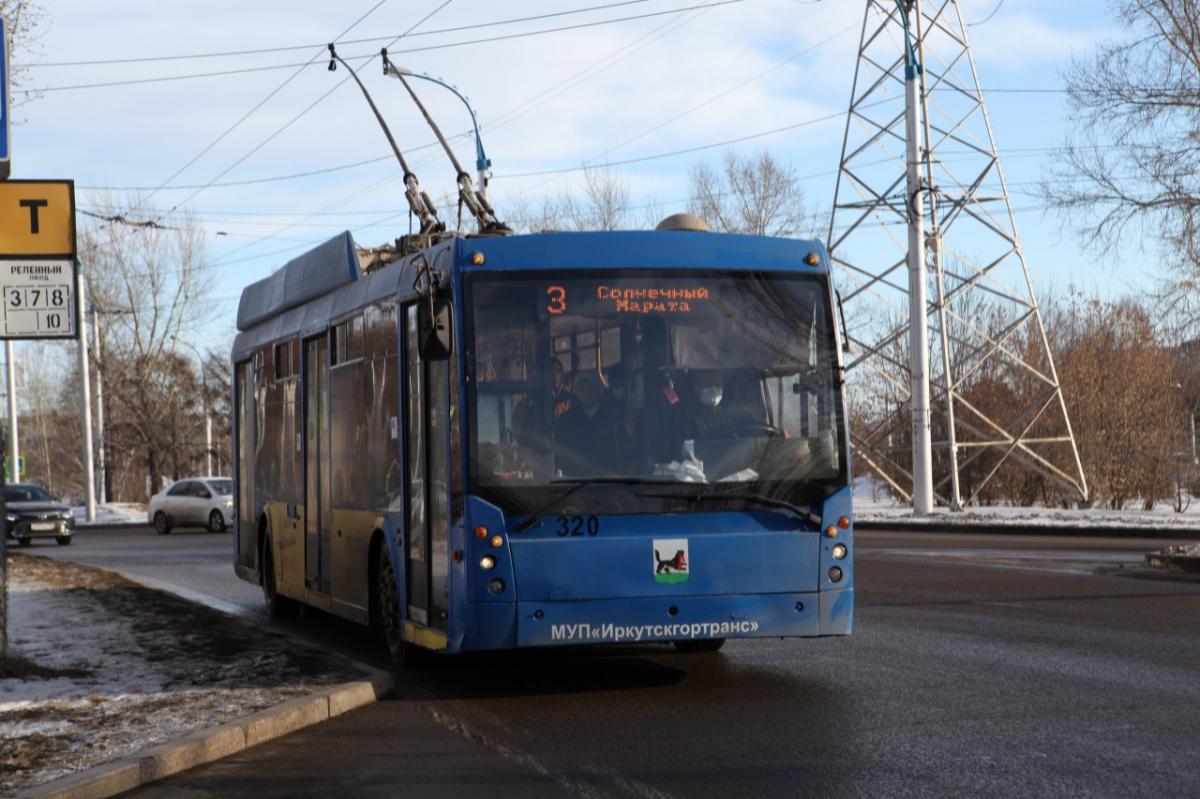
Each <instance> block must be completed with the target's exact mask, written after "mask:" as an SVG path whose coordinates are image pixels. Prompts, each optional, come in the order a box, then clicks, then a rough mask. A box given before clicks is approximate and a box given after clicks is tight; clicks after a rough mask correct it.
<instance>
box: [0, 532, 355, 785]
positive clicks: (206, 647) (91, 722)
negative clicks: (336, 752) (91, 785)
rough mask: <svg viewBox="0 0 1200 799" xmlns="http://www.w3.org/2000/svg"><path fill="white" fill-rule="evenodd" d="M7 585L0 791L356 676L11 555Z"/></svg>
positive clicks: (284, 644) (0, 683) (344, 664)
mask: <svg viewBox="0 0 1200 799" xmlns="http://www.w3.org/2000/svg"><path fill="white" fill-rule="evenodd" d="M8 580H9V596H8V601H9V606H8V613H9V653H10V655H15V656H16V657H14V658H12V659H10V661H9V664H8V669H7V670H6V669H4V668H2V667H0V793H7V792H10V791H14V790H19V789H21V788H27V787H30V786H32V785H36V784H40V783H43V782H46V781H48V780H51V779H54V778H56V777H60V776H63V775H65V774H69V773H72V772H75V771H79V770H81V769H85V768H88V767H91V766H94V765H97V764H99V763H103V762H107V761H110V760H115V759H118V758H121V757H125V756H127V755H131V754H134V753H137V752H140V751H142V750H144V749H146V748H147V747H150V746H153V745H155V744H158V743H162V742H164V741H169V740H175V739H177V738H180V737H182V736H184V735H186V734H188V733H190V732H193V731H195V730H198V729H202V728H206V727H211V726H214V725H217V724H222V723H224V722H226V721H231V720H233V719H236V718H240V717H242V716H245V715H248V714H250V713H253V712H254V711H257V710H261V709H263V708H266V707H271V706H273V705H277V704H279V703H280V702H283V701H285V700H287V699H289V698H292V697H294V696H299V695H303V694H307V693H309V692H311V691H313V690H315V689H316V688H317V687H319V686H323V685H330V684H335V683H339V682H344V681H347V680H352V679H358V678H360V677H361V676H362V674H361V672H360V671H359V670H358V669H357V668H356V666H355V665H354V664H353V663H352V662H351V661H349V660H347V659H345V658H342V657H341V656H339V655H336V654H332V653H328V652H323V651H320V650H317V649H315V648H311V647H308V646H305V645H302V644H297V643H296V642H295V641H294V640H293V639H291V638H289V637H287V636H285V635H283V634H281V633H278V632H274V631H270V630H263V629H259V628H258V627H255V626H254V625H253V624H251V623H249V622H246V621H243V620H241V619H237V618H234V617H231V616H227V615H225V614H222V613H219V612H217V611H214V610H211V609H209V608H206V607H203V606H200V605H194V604H192V603H189V602H186V601H184V600H182V599H179V598H177V597H174V596H171V595H169V594H164V593H161V592H159V591H154V590H151V589H149V588H144V587H142V586H139V585H137V584H135V583H132V582H129V581H128V580H125V579H124V578H122V577H120V576H119V575H117V574H114V573H112V572H108V571H103V570H101V569H95V568H91V567H85V566H79V565H77V564H72V563H63V562H58V561H54V560H51V559H48V558H38V557H30V556H25V555H13V556H11V557H10V558H9V569H8ZM6 672H9V673H6ZM12 673H15V674H16V675H17V676H13V675H12Z"/></svg>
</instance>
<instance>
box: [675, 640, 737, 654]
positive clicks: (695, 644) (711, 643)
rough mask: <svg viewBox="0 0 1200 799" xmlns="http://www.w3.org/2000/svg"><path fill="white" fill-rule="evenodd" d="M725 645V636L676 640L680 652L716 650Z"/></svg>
mask: <svg viewBox="0 0 1200 799" xmlns="http://www.w3.org/2000/svg"><path fill="white" fill-rule="evenodd" d="M723 646H725V639H724V638H693V639H692V640H690V641H675V649H677V650H678V651H680V652H716V651H717V650H718V649H720V648H721V647H723Z"/></svg>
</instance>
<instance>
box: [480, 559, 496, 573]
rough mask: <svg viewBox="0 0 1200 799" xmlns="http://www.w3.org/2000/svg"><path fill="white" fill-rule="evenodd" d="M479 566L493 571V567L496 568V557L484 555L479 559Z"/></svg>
mask: <svg viewBox="0 0 1200 799" xmlns="http://www.w3.org/2000/svg"><path fill="white" fill-rule="evenodd" d="M479 568H481V569H483V570H484V571H491V570H492V569H494V568H496V559H495V558H493V557H492V556H491V555H484V556H483V557H482V558H480V559H479Z"/></svg>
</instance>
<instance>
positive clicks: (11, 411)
mask: <svg viewBox="0 0 1200 799" xmlns="http://www.w3.org/2000/svg"><path fill="white" fill-rule="evenodd" d="M4 358H5V360H4V363H5V364H6V368H5V371H6V372H7V375H6V378H7V381H8V383H7V385H8V462H9V464H10V465H9V467H8V468H9V469H11V470H12V481H13V482H14V483H16V482H18V481H20V479H21V450H20V447H18V446H17V435H18V433H17V364H16V362H15V361H14V360H13V343H12V341H11V340H10V341H5V342H4Z"/></svg>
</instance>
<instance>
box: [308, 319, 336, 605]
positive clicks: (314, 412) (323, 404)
mask: <svg viewBox="0 0 1200 799" xmlns="http://www.w3.org/2000/svg"><path fill="white" fill-rule="evenodd" d="M328 453H329V342H328V340H327V339H326V337H325V336H324V335H320V336H316V337H314V338H310V339H305V341H304V584H305V586H307V587H308V588H310V589H312V590H314V591H320V592H322V593H325V594H328V593H329V545H330V540H329V527H330V525H329V515H330V514H329V470H328V466H327V463H328Z"/></svg>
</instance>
